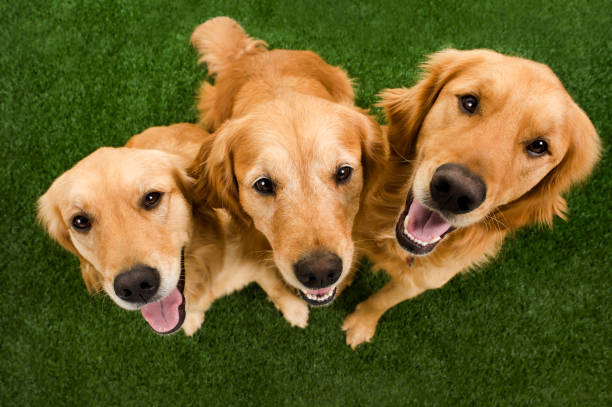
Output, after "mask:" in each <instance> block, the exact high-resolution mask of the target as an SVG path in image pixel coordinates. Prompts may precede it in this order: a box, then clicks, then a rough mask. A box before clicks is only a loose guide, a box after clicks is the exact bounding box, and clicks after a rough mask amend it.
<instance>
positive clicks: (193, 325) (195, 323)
mask: <svg viewBox="0 0 612 407" xmlns="http://www.w3.org/2000/svg"><path fill="white" fill-rule="evenodd" d="M202 322H204V313H203V312H198V311H190V312H187V315H185V322H183V332H185V335H186V336H192V335H193V334H194V333H196V331H197V330H198V329H200V327H201V326H202Z"/></svg>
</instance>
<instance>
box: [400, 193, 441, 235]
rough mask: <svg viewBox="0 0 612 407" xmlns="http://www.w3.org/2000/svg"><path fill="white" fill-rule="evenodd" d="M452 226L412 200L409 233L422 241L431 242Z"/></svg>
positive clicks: (409, 212) (436, 213)
mask: <svg viewBox="0 0 612 407" xmlns="http://www.w3.org/2000/svg"><path fill="white" fill-rule="evenodd" d="M450 227H451V225H450V224H449V223H448V222H446V221H445V220H444V219H442V217H441V216H440V215H439V214H438V212H433V211H431V210H429V209H428V208H426V207H424V206H423V205H421V203H420V202H419V201H417V200H416V199H413V200H412V204H411V205H410V209H409V210H408V228H407V231H408V233H410V234H411V235H412V236H413V237H416V238H417V239H419V240H420V241H423V242H429V241H430V240H432V239H434V238H436V237H438V236H440V235H442V233H444V232H446V231H447V230H448V229H450Z"/></svg>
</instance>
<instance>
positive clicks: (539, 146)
mask: <svg viewBox="0 0 612 407" xmlns="http://www.w3.org/2000/svg"><path fill="white" fill-rule="evenodd" d="M526 148H527V153H528V154H529V155H531V156H533V157H540V156H541V155H543V154H545V153H547V152H548V143H547V142H546V141H544V140H541V139H537V140H536V141H534V142H533V143H531V144H529V145H527V147H526Z"/></svg>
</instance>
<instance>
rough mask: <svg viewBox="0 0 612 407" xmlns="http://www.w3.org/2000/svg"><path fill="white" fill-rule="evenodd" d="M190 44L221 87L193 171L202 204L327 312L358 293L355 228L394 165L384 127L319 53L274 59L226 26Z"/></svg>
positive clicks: (206, 96)
mask: <svg viewBox="0 0 612 407" xmlns="http://www.w3.org/2000/svg"><path fill="white" fill-rule="evenodd" d="M191 42H192V44H193V45H194V46H195V48H196V49H197V50H198V52H199V54H200V62H204V63H206V65H207V67H208V72H209V74H210V75H211V76H214V77H215V84H214V86H212V85H210V84H208V83H205V84H204V85H203V87H202V90H201V94H200V100H199V105H198V107H199V110H200V114H201V121H202V124H203V125H204V126H205V127H206V128H208V129H209V130H211V131H213V130H214V131H216V132H215V135H214V137H213V138H211V143H205V144H204V146H203V148H202V150H201V151H200V154H199V157H198V159H197V160H196V163H195V164H194V166H193V168H192V169H191V171H190V173H191V174H193V176H194V177H195V178H196V179H197V186H196V195H195V196H196V200H197V201H200V202H205V204H206V205H208V206H212V207H223V208H226V209H227V210H228V211H229V212H230V213H231V215H232V216H233V217H234V218H235V219H237V220H238V222H239V223H240V225H241V227H242V232H241V234H242V236H243V239H245V241H247V242H248V243H249V244H250V245H251V253H252V256H253V258H254V259H255V261H260V262H266V261H268V262H269V263H270V264H275V265H276V266H277V267H278V269H279V270H280V273H281V275H282V277H283V278H284V280H285V281H286V282H287V283H288V284H289V285H290V286H292V287H293V288H295V289H296V290H297V291H298V292H299V293H300V295H301V297H302V298H303V299H304V300H305V301H306V302H307V303H308V304H310V305H312V306H320V305H326V304H329V303H330V302H332V301H333V300H334V298H335V296H336V294H337V292H338V287H339V286H340V289H341V288H342V286H341V284H346V283H347V282H348V280H347V279H346V276H347V275H348V274H349V272H350V270H351V267H352V263H353V257H354V253H355V249H354V243H353V238H352V232H353V221H354V219H355V216H356V214H357V211H358V210H359V207H360V202H361V200H362V197H364V196H367V194H368V192H367V190H366V189H367V188H370V185H372V184H374V181H375V175H376V174H379V173H380V172H381V168H382V166H383V165H384V163H385V162H386V159H387V149H388V146H387V143H386V141H385V139H384V136H383V133H382V131H381V129H380V127H379V125H378V123H377V122H376V121H375V120H374V119H372V118H371V117H369V116H368V115H367V114H365V113H364V112H363V111H361V110H360V109H358V108H356V107H355V106H354V94H353V89H352V85H351V80H350V79H349V77H348V76H347V74H346V73H345V72H344V71H342V70H341V69H340V68H337V67H333V66H330V65H328V64H327V63H325V61H323V59H321V57H319V56H318V55H316V54H315V53H313V52H310V51H291V50H273V51H268V50H267V49H266V44H265V43H264V42H263V41H261V40H256V39H253V38H250V37H249V36H247V34H246V33H245V31H244V30H243V29H242V27H240V26H239V25H238V24H237V23H236V22H235V21H234V20H232V19H230V18H228V17H217V18H214V19H212V20H209V21H207V22H205V23H204V24H201V25H200V26H198V27H197V28H196V30H195V31H194V32H193V34H192V36H191ZM364 186H365V187H366V189H364ZM271 260H273V261H271Z"/></svg>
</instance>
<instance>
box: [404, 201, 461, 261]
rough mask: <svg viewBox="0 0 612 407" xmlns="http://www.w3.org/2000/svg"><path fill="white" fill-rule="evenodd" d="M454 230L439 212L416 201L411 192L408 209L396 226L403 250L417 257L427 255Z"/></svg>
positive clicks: (407, 204) (407, 203) (407, 202)
mask: <svg viewBox="0 0 612 407" xmlns="http://www.w3.org/2000/svg"><path fill="white" fill-rule="evenodd" d="M453 230H455V228H454V227H453V226H452V225H451V224H450V223H448V222H447V221H445V220H444V218H442V216H441V215H440V214H439V213H438V212H436V211H434V210H431V209H429V208H428V207H426V206H425V205H423V204H422V203H421V202H419V201H418V200H417V199H414V197H413V195H412V190H411V191H410V193H409V194H408V197H407V198H406V208H405V209H404V211H403V212H402V214H401V215H400V217H399V220H398V221H397V224H396V225H395V236H396V238H397V241H398V243H399V245H400V246H401V247H402V248H403V249H405V250H407V251H409V252H410V253H412V254H415V255H425V254H427V253H430V252H431V251H432V250H433V249H435V248H436V246H437V245H438V243H440V241H442V239H443V238H444V236H446V235H447V234H448V233H450V232H452V231H453Z"/></svg>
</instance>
